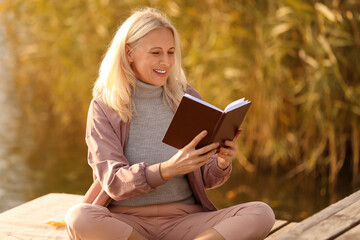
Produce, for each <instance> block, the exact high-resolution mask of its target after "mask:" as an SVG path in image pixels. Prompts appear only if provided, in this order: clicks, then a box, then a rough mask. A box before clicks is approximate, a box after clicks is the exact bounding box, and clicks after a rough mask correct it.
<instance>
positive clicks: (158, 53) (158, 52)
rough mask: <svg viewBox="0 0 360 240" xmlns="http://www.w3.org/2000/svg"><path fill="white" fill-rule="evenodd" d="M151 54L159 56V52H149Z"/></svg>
mask: <svg viewBox="0 0 360 240" xmlns="http://www.w3.org/2000/svg"><path fill="white" fill-rule="evenodd" d="M151 54H156V55H157V54H160V52H151Z"/></svg>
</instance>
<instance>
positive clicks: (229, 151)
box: [217, 129, 243, 170]
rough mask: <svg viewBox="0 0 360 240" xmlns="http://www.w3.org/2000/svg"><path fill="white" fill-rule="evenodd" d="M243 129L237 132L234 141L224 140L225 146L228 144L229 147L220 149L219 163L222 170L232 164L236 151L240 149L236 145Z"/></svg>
mask: <svg viewBox="0 0 360 240" xmlns="http://www.w3.org/2000/svg"><path fill="white" fill-rule="evenodd" d="M242 131H243V130H241V129H240V130H239V131H238V132H237V133H236V135H235V137H234V139H233V140H232V141H225V142H224V143H225V146H227V148H225V147H220V151H219V153H218V154H217V155H218V158H217V164H218V166H219V168H221V169H222V170H225V169H226V168H228V167H229V166H230V164H231V161H232V160H233V158H234V157H235V155H236V152H237V150H238V146H237V145H236V140H237V139H238V137H239V136H240V134H241V133H242Z"/></svg>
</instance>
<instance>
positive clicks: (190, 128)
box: [162, 94, 251, 149]
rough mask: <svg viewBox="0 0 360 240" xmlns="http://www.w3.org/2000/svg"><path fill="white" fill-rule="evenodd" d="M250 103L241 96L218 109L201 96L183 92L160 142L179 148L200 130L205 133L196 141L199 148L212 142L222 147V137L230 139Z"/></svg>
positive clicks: (223, 139)
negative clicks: (223, 108) (199, 97)
mask: <svg viewBox="0 0 360 240" xmlns="http://www.w3.org/2000/svg"><path fill="white" fill-rule="evenodd" d="M250 105H251V102H250V101H248V100H245V98H242V99H239V100H236V101H234V102H232V103H230V104H229V105H228V106H227V107H226V108H225V110H224V111H223V110H221V109H219V108H217V107H215V106H213V105H211V104H209V103H207V102H205V101H203V100H201V99H198V98H196V97H193V96H191V95H189V94H185V95H184V97H183V98H182V100H181V102H180V105H179V107H178V109H177V110H176V113H175V115H174V117H173V119H172V121H171V123H170V126H169V128H168V130H167V131H166V133H165V136H164V138H163V140H162V141H163V142H164V143H166V144H168V145H170V146H172V147H175V148H177V149H181V148H183V147H185V146H186V145H187V144H189V143H190V142H191V141H192V140H193V139H194V137H196V135H198V134H199V133H200V132H201V131H203V130H207V132H208V134H207V135H206V136H205V137H204V138H203V139H202V140H201V141H200V142H199V144H198V145H197V148H201V147H203V146H206V145H208V144H211V143H213V142H219V143H220V146H224V141H225V140H233V138H234V137H235V135H236V133H237V131H238V129H239V128H240V125H241V123H242V121H243V120H244V117H245V115H246V113H247V111H248V109H249V107H250Z"/></svg>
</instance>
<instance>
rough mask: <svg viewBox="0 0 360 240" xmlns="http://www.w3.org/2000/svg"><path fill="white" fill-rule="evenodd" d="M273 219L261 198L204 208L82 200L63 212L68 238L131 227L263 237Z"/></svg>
mask: <svg viewBox="0 0 360 240" xmlns="http://www.w3.org/2000/svg"><path fill="white" fill-rule="evenodd" d="M274 222H275V216H274V213H273V211H272V209H271V208H270V207H269V206H268V205H266V204H265V203H262V202H250V203H245V204H240V205H236V206H233V207H229V208H225V209H221V210H217V211H213V212H204V211H203V209H202V207H201V206H200V205H188V204H181V203H169V204H160V205H151V206H143V207H121V206H109V207H108V208H105V207H101V206H96V205H90V204H85V203H81V204H78V205H75V206H74V207H72V208H71V209H69V211H68V212H67V214H66V228H67V231H68V235H69V237H70V239H73V240H78V239H83V240H99V239H101V240H110V239H111V240H115V239H128V238H129V236H130V234H131V232H132V230H133V228H134V229H136V230H137V231H138V232H140V233H141V234H142V235H143V236H145V237H146V238H148V239H156V240H163V239H164V240H165V239H169V240H177V239H186V240H187V239H193V238H194V237H196V236H197V235H198V234H200V233H201V232H203V231H205V230H206V229H209V228H213V229H215V230H216V231H218V232H219V233H220V234H221V235H222V236H223V237H224V238H225V239H236V240H241V239H264V238H265V237H266V235H267V234H268V233H269V231H270V230H271V228H272V226H273V224H274Z"/></svg>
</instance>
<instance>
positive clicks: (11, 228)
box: [0, 193, 83, 240]
mask: <svg viewBox="0 0 360 240" xmlns="http://www.w3.org/2000/svg"><path fill="white" fill-rule="evenodd" d="M82 197H83V196H81V195H73V194H61V193H60V194H59V193H52V194H47V195H45V196H42V197H39V198H37V199H34V200H32V201H29V202H27V203H24V204H22V205H20V206H18V207H15V208H12V209H10V210H7V211H5V212H3V213H1V214H0V239H6V240H10V239H17V240H18V239H25V240H27V239H32V240H43V239H57V240H65V239H68V237H67V234H66V231H65V228H64V227H60V228H55V227H53V226H49V225H47V224H46V223H47V222H49V221H57V222H60V221H63V220H64V219H65V213H66V211H67V210H68V209H69V208H70V207H71V206H73V205H74V204H76V203H79V202H81V199H82Z"/></svg>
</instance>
